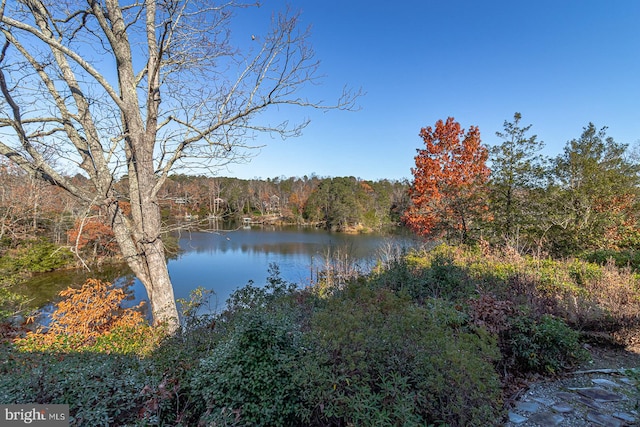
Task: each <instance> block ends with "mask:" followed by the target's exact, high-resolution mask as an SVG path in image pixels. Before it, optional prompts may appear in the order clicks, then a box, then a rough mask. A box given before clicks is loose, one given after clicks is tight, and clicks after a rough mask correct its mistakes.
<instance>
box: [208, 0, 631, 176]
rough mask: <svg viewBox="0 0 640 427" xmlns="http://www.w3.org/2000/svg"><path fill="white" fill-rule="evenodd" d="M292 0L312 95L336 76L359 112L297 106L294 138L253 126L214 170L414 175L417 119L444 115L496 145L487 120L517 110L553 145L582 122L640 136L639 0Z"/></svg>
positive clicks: (327, 92)
mask: <svg viewBox="0 0 640 427" xmlns="http://www.w3.org/2000/svg"><path fill="white" fill-rule="evenodd" d="M266 3H267V5H266V6H263V7H262V8H260V11H259V12H256V11H252V12H250V13H251V14H252V15H251V18H250V19H249V20H248V21H247V22H248V23H250V22H251V20H256V21H255V24H256V26H257V27H259V26H261V25H260V24H261V20H268V19H269V17H270V14H271V11H272V10H273V9H282V8H284V7H285V6H286V3H285V2H284V1H277V0H273V1H270V0H266ZM291 6H292V8H294V9H299V10H301V11H302V16H301V19H302V25H303V26H305V27H306V26H307V25H310V26H311V39H310V40H311V43H312V45H313V47H314V49H315V52H316V56H317V59H319V60H320V61H321V73H322V74H323V75H325V77H324V78H323V80H322V81H323V84H322V85H319V86H313V87H310V88H309V90H308V94H309V96H310V97H312V98H313V97H315V98H316V99H324V100H326V101H327V102H330V101H331V100H332V99H334V98H335V97H336V96H337V95H338V94H339V93H340V92H341V90H342V87H343V86H344V85H347V86H349V87H352V88H355V89H357V88H362V90H363V91H364V92H366V95H365V96H363V97H362V98H361V99H360V100H359V105H360V107H361V109H360V110H359V111H357V112H341V111H330V112H326V113H322V112H318V111H302V112H301V114H303V115H305V116H308V117H309V118H310V119H311V124H310V125H309V127H308V128H307V129H306V130H305V132H304V134H303V136H301V137H299V138H293V139H287V140H285V141H282V140H281V139H271V138H270V137H268V136H266V135H265V136H261V137H260V138H259V139H258V140H257V141H256V142H257V143H258V144H267V145H266V147H265V148H263V149H262V150H261V151H260V152H259V153H256V154H257V155H256V157H255V158H253V159H252V161H251V162H250V163H249V164H247V165H231V166H229V170H222V171H220V175H222V176H236V177H239V178H255V177H258V178H273V177H276V176H285V177H291V176H303V175H310V174H312V173H315V174H316V175H319V176H332V177H333V176H355V177H360V178H362V179H371V180H377V179H382V178H389V179H403V178H411V171H410V168H411V167H412V166H413V165H414V159H413V157H414V156H415V154H416V151H415V150H416V148H420V147H422V146H423V144H422V141H421V139H420V138H419V137H418V133H419V131H420V128H422V127H425V126H430V125H431V126H432V125H433V124H434V123H435V122H436V121H437V120H439V119H443V120H444V119H446V118H447V117H449V116H453V117H455V119H456V120H457V121H458V122H460V123H461V125H462V126H463V127H464V128H468V127H469V126H471V125H476V126H479V128H480V131H481V135H482V140H483V142H484V143H485V144H486V145H495V144H498V143H500V140H499V139H498V138H497V137H496V136H495V133H496V131H501V130H502V129H503V123H504V121H505V120H511V119H512V118H513V114H514V113H515V112H520V113H522V116H523V119H522V124H523V125H528V124H532V125H533V127H532V129H531V133H532V134H536V135H538V138H539V139H540V140H543V141H544V142H545V144H546V149H545V154H547V155H550V156H555V155H557V154H559V153H561V152H562V149H563V147H564V145H565V144H566V142H567V141H569V140H571V139H573V138H578V137H579V136H580V134H581V132H582V128H583V127H585V126H586V125H587V124H588V123H589V122H593V123H594V124H595V125H596V126H597V127H598V128H600V127H602V126H607V127H608V135H609V136H612V137H613V138H614V139H615V140H616V141H617V142H621V143H627V144H631V145H633V144H634V143H636V142H638V141H639V140H640V31H639V27H638V25H639V24H638V23H639V22H640V1H637V0H598V1H596V0H574V1H568V0H553V1H547V0H536V1H513V0H510V1H491V0H487V1H480V0H454V1H451V0H447V1H444V0H443V1H432V0H406V1H402V2H391V1H376V0H369V1H363V0H323V1H317V0H316V1H313V0H304V1H296V2H292V3H291ZM239 13H241V14H243V13H248V12H244V11H240V12H239ZM243 19H244V18H243ZM242 22H245V21H242ZM277 113H278V112H272V113H270V114H277ZM281 114H282V112H281ZM282 118H285V119H286V118H287V117H282Z"/></svg>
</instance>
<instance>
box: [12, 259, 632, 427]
mask: <svg viewBox="0 0 640 427" xmlns="http://www.w3.org/2000/svg"><path fill="white" fill-rule="evenodd" d="M327 277H328V276H327ZM125 296H126V293H125V292H124V290H122V289H119V288H116V287H113V286H112V285H109V284H106V283H103V282H100V281H96V280H91V281H88V282H87V283H86V284H85V285H84V286H83V287H82V288H80V289H76V290H68V291H65V292H63V294H62V295H61V300H60V302H58V305H57V309H56V312H55V313H54V315H53V317H52V322H51V324H50V326H49V329H48V330H47V329H44V328H42V329H39V330H36V331H33V332H31V333H28V334H26V335H25V336H24V337H22V338H20V339H17V340H15V341H14V342H13V343H11V344H7V345H4V346H1V347H0V352H2V355H1V356H2V360H5V362H4V363H3V364H1V365H0V401H3V402H11V403H27V402H36V403H67V404H69V405H70V411H71V415H72V417H73V418H72V420H71V424H72V425H140V426H143V425H144V426H152V425H175V426H177V425H184V426H186V425H238V426H245V425H264V426H270V425H283V426H296V425H309V426H329V425H332V426H348V425H374V424H375V425H436V426H440V425H449V426H463V425H464V426H467V425H469V426H475V425H477V426H480V425H482V426H485V425H500V424H502V422H503V419H504V409H503V405H502V398H501V389H502V387H504V380H505V378H506V377H507V376H513V375H518V374H526V373H527V372H537V373H541V374H556V373H559V372H561V371H563V370H565V369H568V368H570V367H571V366H573V365H574V364H576V363H579V362H580V361H582V360H584V358H585V357H586V354H585V352H584V351H583V350H582V339H583V337H584V336H585V335H588V334H589V333H592V332H595V331H599V332H602V331H608V332H609V333H610V334H611V336H612V337H614V338H616V337H617V339H619V340H622V339H623V337H622V335H621V334H620V333H619V332H620V331H621V330H626V329H628V328H634V327H637V326H638V317H639V316H638V314H640V301H639V294H638V279H637V276H636V275H635V273H633V271H632V270H631V268H629V267H622V268H621V267H618V266H616V265H615V263H614V262H608V263H604V264H595V263H591V262H588V261H584V260H579V259H571V260H565V261H556V260H549V259H535V258H532V257H526V256H520V255H518V254H516V253H515V252H513V251H511V252H503V253H498V252H496V253H486V252H483V251H481V250H478V249H472V250H466V249H464V248H461V247H449V246H440V247H437V248H435V249H434V250H432V251H413V252H407V253H404V254H402V255H400V256H398V257H395V258H394V259H391V260H387V261H386V262H385V265H384V268H382V267H381V268H378V269H377V270H376V271H375V272H374V273H372V274H370V275H369V276H367V277H362V276H361V277H358V278H356V279H354V280H352V281H350V282H347V283H341V284H340V286H339V287H333V288H332V286H331V284H330V283H317V284H315V285H314V286H311V287H308V288H304V289H300V288H299V287H298V286H296V284H293V283H289V282H287V281H285V280H283V279H282V278H281V277H280V275H279V271H278V269H277V266H272V267H271V271H270V277H269V279H268V280H267V283H266V284H264V286H256V285H255V284H253V283H249V284H248V285H247V286H245V287H243V288H240V289H238V290H237V291H236V292H235V293H234V294H232V296H231V297H230V299H229V300H228V302H227V304H226V307H225V309H224V310H223V311H221V312H219V313H215V312H214V313H204V314H203V313H201V312H202V308H203V307H205V306H206V305H207V301H206V300H207V298H209V297H211V296H212V293H211V292H208V291H206V290H204V289H201V288H200V289H198V290H197V291H196V292H194V294H193V295H192V297H191V298H190V299H187V300H182V301H181V305H182V309H183V312H182V320H183V325H184V326H183V328H182V330H180V331H179V332H178V333H177V334H175V335H173V336H165V335H164V333H163V331H162V330H158V329H156V328H152V327H151V326H149V325H148V324H147V323H146V322H144V321H143V319H144V317H143V316H142V314H141V313H140V311H139V310H138V309H137V308H132V309H123V308H122V306H121V302H122V299H123V298H124V297H125ZM616 334H617V335H616ZM505 374H508V375H505ZM501 381H502V382H501Z"/></svg>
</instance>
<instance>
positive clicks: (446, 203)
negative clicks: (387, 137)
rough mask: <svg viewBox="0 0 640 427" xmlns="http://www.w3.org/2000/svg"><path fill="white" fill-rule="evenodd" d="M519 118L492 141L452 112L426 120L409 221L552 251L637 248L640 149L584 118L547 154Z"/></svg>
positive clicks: (436, 232)
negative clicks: (639, 153)
mask: <svg viewBox="0 0 640 427" xmlns="http://www.w3.org/2000/svg"><path fill="white" fill-rule="evenodd" d="M521 120H522V115H521V114H520V113H515V114H514V117H513V120H512V121H505V122H504V126H503V130H502V131H499V132H496V136H497V137H498V138H499V140H500V141H501V142H500V143H499V144H496V145H493V146H491V147H489V146H486V145H483V144H482V142H481V140H480V132H479V130H478V129H477V128H476V127H473V126H472V127H471V128H469V130H467V131H465V130H464V129H462V128H461V126H460V124H459V123H457V122H456V121H455V120H454V119H453V118H451V117H450V118H449V119H447V121H446V122H443V121H442V120H440V121H438V122H437V123H436V125H435V127H433V128H432V127H427V128H423V129H422V130H421V133H420V136H421V137H422V139H423V141H424V143H425V148H421V149H418V150H417V151H418V153H417V155H416V157H415V160H416V167H415V168H413V169H412V173H413V176H414V179H413V181H412V183H411V186H410V189H409V193H410V199H411V203H410V205H409V208H408V209H407V211H406V212H405V214H404V216H403V219H404V221H405V222H406V224H407V225H408V226H409V227H410V228H412V229H413V230H414V231H416V232H417V233H419V234H421V235H424V236H428V237H431V238H444V239H448V240H452V241H458V242H465V243H466V242H473V241H479V240H484V241H486V242H489V243H492V244H496V245H507V246H511V247H513V248H516V249H517V250H519V251H521V252H529V253H536V254H549V255H553V256H567V255H571V254H576V253H578V252H581V251H602V250H614V251H620V250H634V249H637V248H638V244H639V243H640V228H639V225H640V223H639V219H640V204H639V202H640V198H639V195H640V194H639V184H640V175H639V172H640V164H639V163H638V157H637V153H636V152H635V151H633V150H631V149H630V147H629V146H628V145H627V144H623V143H619V142H616V141H614V139H613V138H612V137H610V136H608V135H607V128H606V127H603V128H600V129H599V128H597V127H596V126H595V125H594V124H593V123H589V124H588V125H587V126H585V127H584V128H583V130H582V133H581V134H580V136H579V137H577V138H574V139H572V140H570V141H568V142H567V143H566V144H565V146H564V149H563V151H562V152H561V153H560V154H558V155H557V156H555V157H549V156H545V155H543V154H542V150H543V148H544V142H543V141H540V140H539V139H538V138H537V136H536V135H532V134H531V133H530V131H531V125H528V126H523V125H522V123H521Z"/></svg>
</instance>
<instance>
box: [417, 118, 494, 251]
mask: <svg viewBox="0 0 640 427" xmlns="http://www.w3.org/2000/svg"><path fill="white" fill-rule="evenodd" d="M420 137H422V139H423V141H424V144H425V148H424V149H418V150H417V152H418V154H417V155H416V157H415V162H416V167H415V168H412V169H411V173H412V174H413V176H414V181H413V183H412V185H411V187H410V189H409V196H410V198H411V202H412V203H411V206H410V207H409V209H408V210H407V211H406V212H405V215H404V220H405V222H406V224H407V225H408V226H409V227H410V228H412V229H413V230H414V231H415V232H417V233H418V234H421V235H425V236H426V235H438V234H442V233H444V232H447V231H452V230H458V231H461V232H462V235H463V240H464V239H466V238H467V233H468V231H469V229H470V226H471V224H472V222H473V220H474V219H476V218H477V217H478V215H479V214H480V213H481V212H484V211H486V210H487V204H486V198H484V197H483V194H484V191H485V187H484V184H485V183H486V182H487V180H488V178H489V173H490V171H489V168H487V166H486V161H487V158H488V150H487V148H486V147H484V146H483V145H482V143H481V140H480V130H479V129H478V128H477V127H475V126H471V127H470V128H469V130H468V131H466V132H465V130H464V129H462V128H461V126H460V124H459V123H458V122H456V121H455V120H454V119H453V117H449V118H448V119H447V121H446V122H443V121H442V120H439V121H438V122H437V123H436V125H435V128H432V127H431V126H429V127H426V128H423V129H422V130H421V131H420Z"/></svg>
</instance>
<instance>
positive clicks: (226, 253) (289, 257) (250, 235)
mask: <svg viewBox="0 0 640 427" xmlns="http://www.w3.org/2000/svg"><path fill="white" fill-rule="evenodd" d="M179 243H180V248H181V249H182V253H181V254H180V255H179V256H178V257H177V258H176V259H171V260H169V263H168V266H169V274H170V276H171V280H172V282H173V285H174V292H175V296H176V298H187V297H188V296H189V293H190V292H191V290H193V289H195V288H197V287H198V286H202V287H204V288H207V289H211V290H213V291H214V292H215V294H216V297H217V300H218V306H220V305H222V304H224V302H225V301H226V299H227V297H228V296H229V294H230V293H231V292H233V291H234V290H235V289H238V288H239V287H242V286H244V285H246V284H247V283H248V282H249V281H253V282H254V284H255V285H263V284H265V283H266V279H267V277H268V276H269V272H268V270H269V266H270V265H271V264H272V263H275V264H276V265H277V266H278V267H279V269H280V275H281V277H282V278H283V279H285V280H287V281H290V282H295V283H297V284H299V285H301V286H304V285H308V284H310V283H311V282H312V281H313V280H315V279H316V275H317V272H318V270H321V269H322V268H323V266H324V265H325V262H326V261H327V259H328V257H329V256H330V255H332V256H334V257H335V256H336V255H338V256H339V257H340V258H341V259H345V257H346V258H347V259H348V260H349V262H350V263H352V265H354V266H355V267H357V268H358V269H359V270H360V271H362V272H366V271H368V270H369V269H370V268H371V266H373V265H375V262H376V261H377V260H378V259H380V256H383V255H384V254H382V253H381V249H382V248H385V247H387V246H388V245H389V244H394V245H404V246H407V245H409V244H411V241H410V240H409V238H407V237H401V236H383V235H380V234H364V235H349V234H341V233H330V232H326V231H322V230H316V229H310V228H274V229H268V228H262V227H252V228H250V229H241V230H237V231H232V232H227V233H224V232H223V233H203V232H195V233H182V234H181V236H180V240H179ZM134 289H135V292H136V295H144V294H145V292H144V288H143V287H142V286H141V285H140V284H137V285H136V286H135V287H134Z"/></svg>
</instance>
